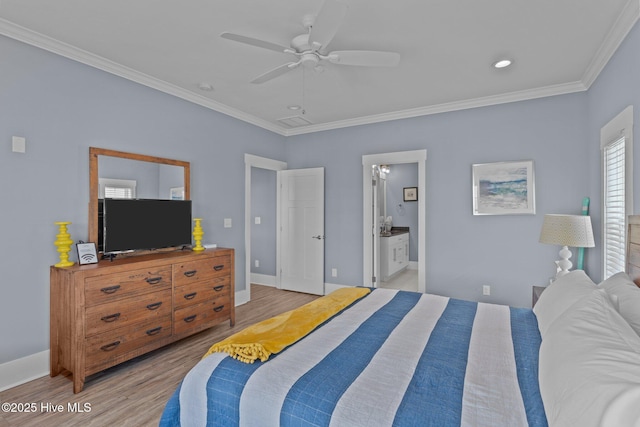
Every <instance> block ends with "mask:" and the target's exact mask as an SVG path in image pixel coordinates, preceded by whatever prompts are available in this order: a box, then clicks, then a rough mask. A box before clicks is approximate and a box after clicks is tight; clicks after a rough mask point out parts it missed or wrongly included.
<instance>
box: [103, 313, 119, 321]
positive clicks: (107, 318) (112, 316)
mask: <svg viewBox="0 0 640 427" xmlns="http://www.w3.org/2000/svg"><path fill="white" fill-rule="evenodd" d="M119 317H120V313H114V314H110V315H108V316H102V317H101V318H100V320H102V321H103V322H107V323H111V322H115V321H116V320H118V318H119Z"/></svg>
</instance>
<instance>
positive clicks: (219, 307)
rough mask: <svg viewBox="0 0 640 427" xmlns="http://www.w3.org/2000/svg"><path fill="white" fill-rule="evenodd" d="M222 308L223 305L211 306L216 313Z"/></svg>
mask: <svg viewBox="0 0 640 427" xmlns="http://www.w3.org/2000/svg"><path fill="white" fill-rule="evenodd" d="M223 308H224V305H219V306H217V307H213V311H215V312H216V313H218V312H220V311H222V309H223Z"/></svg>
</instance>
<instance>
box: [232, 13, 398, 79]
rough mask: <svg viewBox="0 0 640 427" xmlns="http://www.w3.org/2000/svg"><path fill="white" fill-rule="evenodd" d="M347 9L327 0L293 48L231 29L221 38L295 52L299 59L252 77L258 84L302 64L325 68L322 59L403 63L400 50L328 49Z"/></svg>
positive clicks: (387, 64) (385, 64)
mask: <svg viewBox="0 0 640 427" xmlns="http://www.w3.org/2000/svg"><path fill="white" fill-rule="evenodd" d="M347 9H348V6H347V5H346V4H345V3H343V2H342V1H340V0H325V2H324V4H323V5H322V9H320V12H319V13H318V16H313V15H305V16H304V18H303V20H302V24H303V25H304V27H305V28H306V29H307V33H305V34H300V35H299V36H296V37H294V38H293V40H291V47H285V46H281V45H279V44H277V43H272V42H269V41H265V40H260V39H256V38H253V37H247V36H243V35H240V34H233V33H227V32H224V33H222V34H220V37H222V38H224V39H228V40H233V41H236V42H240V43H245V44H248V45H251V46H256V47H260V48H263V49H269V50H273V51H276V52H281V53H287V54H291V55H295V56H296V57H297V58H298V59H297V61H294V62H288V63H286V64H282V65H280V66H278V67H276V68H274V69H272V70H269V71H267V72H266V73H264V74H261V75H259V76H258V77H256V78H255V79H253V80H251V83H255V84H260V83H264V82H267V81H269V80H271V79H274V78H276V77H278V76H281V75H282V74H285V73H287V72H289V71H291V70H293V69H295V68H297V67H298V66H300V65H302V66H304V67H307V68H314V69H316V70H321V69H322V65H321V62H322V61H329V62H331V63H333V64H338V65H356V66H362V67H395V66H396V65H398V63H399V62H400V54H398V53H396V52H381V51H372V50H337V51H332V52H327V46H328V45H329V43H331V40H333V37H334V36H335V35H336V33H337V32H338V28H339V27H340V24H341V23H342V20H343V19H344V17H345V15H346V14H347Z"/></svg>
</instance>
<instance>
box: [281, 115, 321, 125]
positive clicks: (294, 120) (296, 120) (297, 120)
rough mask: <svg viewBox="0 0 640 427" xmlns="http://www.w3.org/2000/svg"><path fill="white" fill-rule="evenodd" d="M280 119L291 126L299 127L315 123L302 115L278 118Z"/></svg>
mask: <svg viewBox="0 0 640 427" xmlns="http://www.w3.org/2000/svg"><path fill="white" fill-rule="evenodd" d="M278 121H279V122H280V123H282V124H283V125H285V126H288V127H290V128H298V127H301V126H308V125H311V124H313V123H311V122H310V121H309V120H307V119H305V118H304V117H302V116H292V117H285V118H283V119H278Z"/></svg>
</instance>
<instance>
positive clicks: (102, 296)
mask: <svg viewBox="0 0 640 427" xmlns="http://www.w3.org/2000/svg"><path fill="white" fill-rule="evenodd" d="M170 288H171V265H166V266H161V267H157V268H155V269H146V270H133V271H128V272H125V273H116V274H109V275H105V276H98V277H88V278H86V279H85V281H84V299H85V306H87V307H88V306H92V305H98V304H104V303H107V302H110V301H115V300H119V299H121V298H126V297H130V296H134V295H139V294H143V293H146V292H151V291H158V290H161V289H170Z"/></svg>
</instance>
